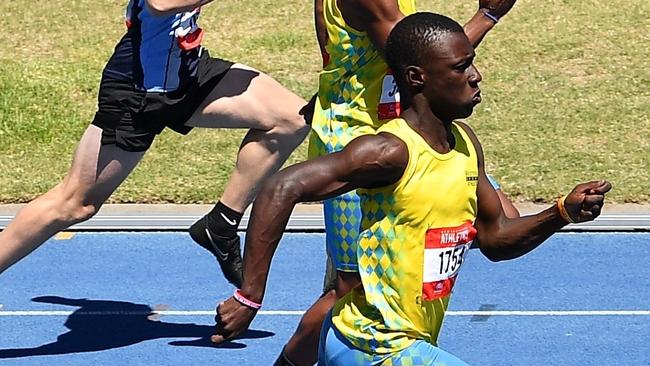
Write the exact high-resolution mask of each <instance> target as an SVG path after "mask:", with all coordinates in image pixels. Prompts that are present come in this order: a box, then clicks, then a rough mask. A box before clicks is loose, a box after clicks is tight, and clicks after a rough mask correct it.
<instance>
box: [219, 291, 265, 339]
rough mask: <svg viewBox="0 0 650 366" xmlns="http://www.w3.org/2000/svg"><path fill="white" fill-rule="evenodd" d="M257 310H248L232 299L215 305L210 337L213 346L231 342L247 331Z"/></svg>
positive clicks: (248, 308)
mask: <svg viewBox="0 0 650 366" xmlns="http://www.w3.org/2000/svg"><path fill="white" fill-rule="evenodd" d="M255 314H257V310H255V309H253V308H250V307H248V306H246V305H244V304H242V303H240V302H239V301H237V300H235V299H234V298H233V297H231V298H229V299H228V300H226V301H224V302H222V303H220V304H219V305H217V315H216V316H215V317H214V320H215V322H216V323H217V324H216V327H215V334H214V335H213V336H211V337H210V341H212V343H214V344H220V343H223V342H225V341H228V340H231V339H233V338H235V337H237V336H238V335H240V334H241V333H242V332H244V331H246V330H247V329H248V326H249V325H250V324H251V322H252V321H253V318H255Z"/></svg>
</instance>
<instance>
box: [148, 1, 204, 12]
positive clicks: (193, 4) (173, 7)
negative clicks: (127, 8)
mask: <svg viewBox="0 0 650 366" xmlns="http://www.w3.org/2000/svg"><path fill="white" fill-rule="evenodd" d="M212 1H213V0H147V5H148V6H149V10H151V12H152V13H154V14H155V15H159V16H160V15H170V14H176V13H182V12H185V11H191V10H194V9H196V8H197V7H199V6H202V5H206V4H208V3H211V2H212Z"/></svg>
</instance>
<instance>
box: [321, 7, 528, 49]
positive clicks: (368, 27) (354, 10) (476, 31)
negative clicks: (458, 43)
mask: <svg viewBox="0 0 650 366" xmlns="http://www.w3.org/2000/svg"><path fill="white" fill-rule="evenodd" d="M315 1H321V2H322V1H323V0H315ZM515 1H516V0H480V1H479V10H478V11H477V12H476V13H475V14H474V16H472V18H471V19H470V20H469V21H468V22H467V24H465V26H464V27H463V29H464V30H465V34H466V35H467V38H469V40H470V43H471V44H472V45H473V46H474V48H476V47H478V45H479V44H480V43H481V41H482V40H483V38H484V37H485V35H486V34H487V33H488V32H489V31H490V30H491V29H492V28H493V27H494V24H495V23H494V21H492V20H490V18H488V17H486V16H485V14H484V12H485V11H487V10H490V12H491V13H492V14H494V15H496V16H497V17H499V18H501V17H503V16H504V15H506V14H507V13H508V11H510V9H511V8H512V6H513V5H514V3H515ZM339 4H340V7H341V13H342V14H343V18H344V19H345V21H346V23H348V24H349V25H350V26H351V27H353V28H355V29H357V30H359V31H365V32H367V33H368V36H369V37H370V39H371V41H372V44H373V45H374V46H375V47H377V49H378V50H379V51H380V52H381V53H382V55H383V54H384V49H385V47H386V40H387V39H388V35H389V34H390V31H391V30H392V29H393V27H394V26H395V24H396V23H397V22H399V21H400V20H401V19H402V18H404V14H402V12H401V11H400V9H399V5H398V3H397V1H396V0H339ZM317 26H318V24H317ZM317 33H318V32H317Z"/></svg>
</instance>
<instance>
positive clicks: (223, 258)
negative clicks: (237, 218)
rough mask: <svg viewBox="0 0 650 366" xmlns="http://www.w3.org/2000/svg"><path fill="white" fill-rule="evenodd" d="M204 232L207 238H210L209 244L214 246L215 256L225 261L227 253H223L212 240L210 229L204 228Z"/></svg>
mask: <svg viewBox="0 0 650 366" xmlns="http://www.w3.org/2000/svg"><path fill="white" fill-rule="evenodd" d="M205 233H206V234H207V235H208V240H210V244H211V245H212V248H214V251H215V253H217V257H219V259H221V260H222V261H227V260H228V253H224V252H222V251H221V249H219V246H218V245H217V244H216V243H215V242H214V240H212V235H210V231H209V230H208V229H207V228H206V229H205Z"/></svg>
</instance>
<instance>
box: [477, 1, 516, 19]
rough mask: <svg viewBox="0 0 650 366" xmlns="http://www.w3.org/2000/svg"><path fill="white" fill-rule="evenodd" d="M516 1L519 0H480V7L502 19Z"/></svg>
mask: <svg viewBox="0 0 650 366" xmlns="http://www.w3.org/2000/svg"><path fill="white" fill-rule="evenodd" d="M516 2H517V0H479V2H478V7H479V9H484V10H487V11H489V12H490V14H492V15H494V16H495V17H497V18H498V19H501V18H503V16H505V15H506V14H508V12H509V11H510V9H512V7H513V6H514V5H515V3H516Z"/></svg>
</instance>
